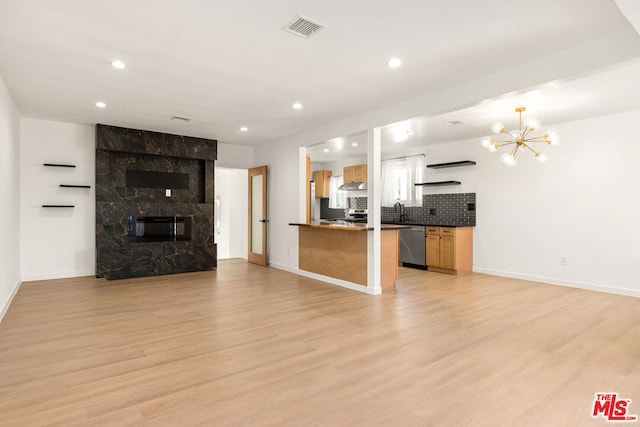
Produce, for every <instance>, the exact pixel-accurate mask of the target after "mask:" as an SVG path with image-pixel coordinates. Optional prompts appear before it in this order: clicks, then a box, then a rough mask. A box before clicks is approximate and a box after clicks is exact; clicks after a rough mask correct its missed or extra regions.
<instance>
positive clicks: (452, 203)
mask: <svg viewBox="0 0 640 427" xmlns="http://www.w3.org/2000/svg"><path fill="white" fill-rule="evenodd" d="M349 206H351V207H352V208H357V209H367V198H366V197H351V198H350V199H349ZM381 210H382V222H398V221H399V220H400V212H399V210H398V209H397V208H394V207H382V208H381ZM404 213H405V215H406V218H407V222H409V223H411V224H425V225H450V226H457V227H464V226H475V225H476V193H451V194H424V195H423V196H422V206H421V207H414V208H405V209H404ZM344 215H345V211H344V209H329V199H321V205H320V217H321V218H324V219H339V218H344Z"/></svg>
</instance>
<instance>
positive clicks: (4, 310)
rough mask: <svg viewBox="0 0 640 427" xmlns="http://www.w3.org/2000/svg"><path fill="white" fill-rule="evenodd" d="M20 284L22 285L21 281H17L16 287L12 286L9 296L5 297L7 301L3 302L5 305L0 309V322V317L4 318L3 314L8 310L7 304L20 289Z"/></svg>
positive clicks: (0, 319)
mask: <svg viewBox="0 0 640 427" xmlns="http://www.w3.org/2000/svg"><path fill="white" fill-rule="evenodd" d="M21 285H22V282H18V283H17V284H16V287H15V288H13V291H12V292H11V295H9V298H8V299H7V302H6V303H5V305H4V306H3V307H2V309H1V310H0V322H2V319H4V315H5V314H7V310H9V306H10V305H11V303H12V302H13V299H14V298H15V296H16V295H17V294H18V290H19V289H20V286H21Z"/></svg>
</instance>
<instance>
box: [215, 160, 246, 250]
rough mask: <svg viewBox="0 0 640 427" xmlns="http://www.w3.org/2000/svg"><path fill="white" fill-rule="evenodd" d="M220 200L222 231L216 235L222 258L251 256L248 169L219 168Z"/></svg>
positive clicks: (216, 177) (218, 188)
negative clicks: (249, 245)
mask: <svg viewBox="0 0 640 427" xmlns="http://www.w3.org/2000/svg"><path fill="white" fill-rule="evenodd" d="M215 182H216V184H215V186H216V199H220V221H221V225H220V234H216V236H215V241H216V243H217V244H218V259H225V258H245V259H246V258H247V250H248V240H247V239H248V234H247V233H248V232H247V229H248V216H247V215H248V209H249V206H248V184H249V183H248V172H247V170H246V169H228V168H220V167H216V171H215Z"/></svg>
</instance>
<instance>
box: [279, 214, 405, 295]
mask: <svg viewBox="0 0 640 427" xmlns="http://www.w3.org/2000/svg"><path fill="white" fill-rule="evenodd" d="M289 225H293V226H298V227H299V231H298V268H300V269H301V270H305V271H308V272H311V273H315V274H320V275H323V276H327V277H332V278H335V279H339V280H344V281H347V282H351V283H355V284H358V285H362V286H365V287H366V286H367V271H368V268H367V267H368V266H367V258H368V257H367V250H368V236H369V234H370V233H368V231H370V230H372V228H368V227H367V225H366V224H361V223H341V222H335V221H312V222H310V223H309V224H304V223H302V224H301V223H290V224H289ZM403 228H407V227H405V226H402V225H387V224H383V225H382V227H381V234H380V235H381V237H380V239H381V241H380V287H381V288H382V289H383V290H389V289H393V288H394V287H395V282H396V279H397V278H398V244H399V238H398V232H399V230H401V229H403Z"/></svg>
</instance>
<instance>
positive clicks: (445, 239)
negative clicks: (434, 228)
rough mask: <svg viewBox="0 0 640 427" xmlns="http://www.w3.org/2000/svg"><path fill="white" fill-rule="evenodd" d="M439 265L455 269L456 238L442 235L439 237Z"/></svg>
mask: <svg viewBox="0 0 640 427" xmlns="http://www.w3.org/2000/svg"><path fill="white" fill-rule="evenodd" d="M440 267H442V268H448V269H450V270H455V268H456V238H455V237H453V236H442V238H441V239H440Z"/></svg>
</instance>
